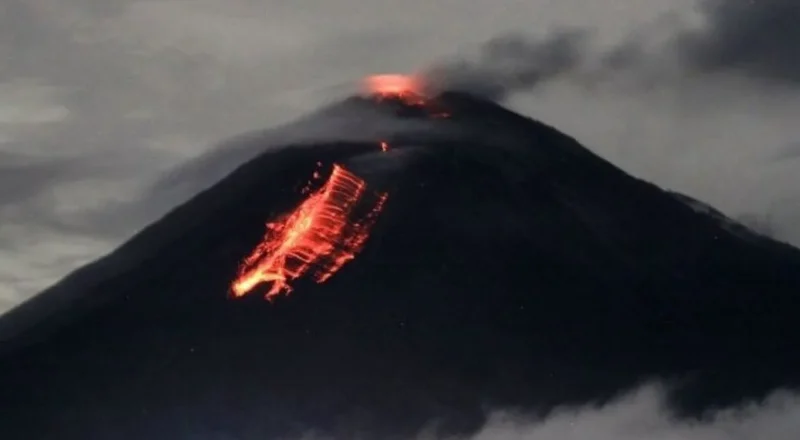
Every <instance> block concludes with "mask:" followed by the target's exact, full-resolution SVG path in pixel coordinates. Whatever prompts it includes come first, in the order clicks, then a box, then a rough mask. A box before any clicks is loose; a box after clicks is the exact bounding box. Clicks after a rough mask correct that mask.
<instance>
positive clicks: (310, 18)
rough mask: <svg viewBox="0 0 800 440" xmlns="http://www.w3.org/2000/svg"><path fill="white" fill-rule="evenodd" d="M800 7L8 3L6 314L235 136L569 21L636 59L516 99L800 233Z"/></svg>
mask: <svg viewBox="0 0 800 440" xmlns="http://www.w3.org/2000/svg"><path fill="white" fill-rule="evenodd" d="M793 3H794V2H793V1H790V0H771V1H759V2H750V1H745V0H742V1H739V0H729V1H727V2H722V3H720V2H714V1H712V2H706V5H705V7H704V8H699V7H698V5H697V4H695V2H694V1H690V0H675V1H671V2H665V1H660V0H613V1H612V0H609V1H603V2H599V1H596V0H558V1H555V0H553V1H547V0H525V1H521V0H518V1H515V0H497V1H492V2H483V1H471V0H461V1H456V0H438V1H435V2H432V1H429V0H407V1H404V2H396V1H388V0H375V1H361V0H327V1H325V2H320V1H317V0H314V1H310V0H299V1H294V2H278V1H262V0H259V1H256V0H192V1H188V0H184V1H181V0H5V1H4V2H3V3H2V6H0V56H2V62H1V63H0V310H3V309H6V308H8V307H10V306H12V305H13V304H16V303H18V302H19V301H20V300H22V299H24V298H26V297H28V296H29V295H31V294H33V293H35V292H37V291H39V290H41V289H42V288H44V287H46V286H47V285H49V284H51V283H52V282H54V281H56V280H57V279H58V278H60V277H61V276H63V275H64V274H66V273H68V272H69V271H71V270H72V269H74V268H76V267H78V266H80V265H81V264H83V263H85V262H87V261H89V260H91V259H94V258H96V257H97V256H99V255H102V254H103V253H105V252H107V251H108V250H110V249H112V248H113V247H114V246H116V245H117V244H119V242H120V241H121V240H123V239H124V238H127V237H128V236H129V235H130V234H132V233H134V232H135V230H136V228H137V227H139V226H143V225H132V226H126V228H127V229H125V230H124V231H118V232H116V233H115V234H108V233H103V234H100V233H92V231H93V230H94V229H95V227H97V230H100V229H102V228H100V226H101V225H92V224H85V222H87V221H88V220H86V219H87V218H89V217H91V216H87V213H98V212H103V211H104V210H113V209H115V208H113V207H114V206H115V202H120V201H125V200H127V199H130V198H132V197H134V196H135V195H137V194H139V193H140V192H141V191H142V190H143V188H145V187H146V185H147V184H148V183H150V182H152V181H153V179H155V178H156V177H157V176H159V175H161V174H162V173H164V172H165V171H166V170H168V169H170V168H171V167H173V166H176V165H178V164H180V163H182V162H184V161H186V160H187V159H189V158H192V157H195V156H198V155H201V154H202V153H204V152H205V151H207V150H208V149H209V148H211V147H212V145H214V143H215V142H217V141H219V140H221V139H224V138H226V137H229V136H231V135H234V134H237V133H241V132H244V131H248V130H253V129H259V128H264V127H269V126H273V125H276V124H279V123H282V122H286V121H289V120H291V119H293V118H295V117H297V116H299V115H302V114H304V113H307V112H309V111H311V110H313V109H315V108H316V107H318V106H319V105H320V104H321V103H324V102H327V101H329V100H331V99H334V98H336V97H337V96H343V95H346V94H348V93H349V92H350V91H352V90H354V84H355V81H357V80H358V78H359V77H361V76H362V75H364V74H368V73H371V72H387V71H388V72H392V71H401V72H402V71H411V70H416V69H420V68H424V67H426V66H430V65H432V64H436V63H437V62H440V61H441V60H443V59H449V58H452V57H458V56H464V57H469V56H472V55H474V54H478V53H480V50H481V48H482V47H483V45H484V43H486V42H487V41H491V40H492V39H495V40H496V39H498V38H500V39H502V38H507V36H512V37H509V38H517V39H521V40H523V41H525V40H530V41H539V40H541V39H546V38H548V35H552V34H554V33H558V32H560V31H561V30H562V29H564V28H567V27H568V28H570V29H581V30H585V31H587V32H589V34H588V35H589V38H588V41H589V42H590V44H589V48H588V49H586V48H581V49H579V50H580V51H583V52H580V53H579V55H578V56H579V57H580V58H581V59H583V58H586V65H589V66H591V65H592V63H601V64H602V63H604V62H606V63H607V64H608V62H610V63H611V64H613V65H614V66H621V67H616V68H615V69H616V70H615V71H614V72H613V74H611V75H609V74H607V72H605V71H604V72H603V74H597V71H599V70H601V69H599V68H598V69H595V70H597V71H595V70H593V68H591V67H587V68H585V69H583V70H581V72H579V73H575V74H574V75H571V76H570V75H567V76H563V77H561V76H559V77H557V78H555V79H553V80H552V81H547V82H543V83H542V84H537V85H536V87H527V86H523V87H517V88H516V89H514V90H512V92H513V93H512V94H511V95H509V97H508V101H507V102H508V104H509V105H511V106H513V107H514V108H516V109H518V110H520V111H523V112H524V113H526V114H529V115H532V116H535V117H537V118H539V119H542V120H544V121H545V122H548V123H551V124H553V125H555V126H557V127H559V128H560V129H562V130H563V131H566V132H567V133H569V134H571V135H573V136H575V137H577V138H578V139H579V140H580V141H582V142H583V143H584V144H587V145H588V146H589V147H591V148H592V149H594V150H595V151H597V152H598V153H600V154H601V155H604V156H605V157H607V158H609V159H610V160H612V161H613V162H615V163H617V164H619V165H620V166H622V167H623V168H624V169H626V170H627V171H629V172H631V173H633V174H635V175H637V176H640V177H644V178H646V179H649V180H652V181H655V182H656V183H658V184H660V185H663V186H667V187H670V188H674V189H677V190H680V191H683V192H687V193H689V194H691V195H693V196H696V197H698V198H700V199H703V200H706V201H708V202H710V203H712V204H714V205H716V206H718V207H719V208H721V209H722V210H724V211H725V212H727V213H729V214H731V215H740V214H746V213H755V214H758V215H764V216H769V218H770V219H771V221H772V222H773V223H774V224H775V225H776V228H777V230H778V233H779V234H781V236H782V237H784V238H785V239H787V240H792V241H794V242H795V243H800V227H795V228H794V229H793V228H792V225H794V224H800V189H798V188H800V177H793V175H798V176H800V174H799V173H798V172H800V124H797V123H796V120H797V115H798V114H800V94H798V93H797V92H796V91H795V86H797V85H800V67H798V61H797V60H800V55H798V49H797V45H796V42H797V41H798V40H800V39H799V38H797V35H796V34H797V33H798V30H797V29H798V27H797V26H793V24H794V22H793V21H791V18H789V19H788V20H789V21H787V19H786V18H785V17H792V16H794V17H797V16H798V15H797V13H798V11H797V10H798V9H800V7H798V6H795V5H794V4H793ZM731 5H733V6H731ZM793 12H794V15H793ZM792 32H793V33H794V34H795V36H793V35H791V33H792ZM537 39H538V40H537ZM609 60H610V61H609ZM676 66H678V67H676ZM606 70H608V69H606ZM612 70H613V69H612ZM598 78H600V79H598ZM92 218H94V217H92Z"/></svg>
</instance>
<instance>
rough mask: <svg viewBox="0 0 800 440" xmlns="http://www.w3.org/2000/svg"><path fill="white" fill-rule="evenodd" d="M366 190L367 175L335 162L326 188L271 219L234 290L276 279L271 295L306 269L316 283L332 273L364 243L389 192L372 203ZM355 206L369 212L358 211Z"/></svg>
mask: <svg viewBox="0 0 800 440" xmlns="http://www.w3.org/2000/svg"><path fill="white" fill-rule="evenodd" d="M367 195H368V194H366V183H365V182H364V180H363V179H361V178H360V177H358V176H356V175H355V174H353V173H351V172H350V171H348V170H346V169H345V168H343V167H341V166H340V165H334V167H333V173H332V174H331V176H330V178H329V179H328V181H327V182H326V183H325V184H324V185H323V186H322V188H320V189H319V190H317V191H316V192H314V193H313V194H311V195H310V196H309V197H308V198H307V199H306V200H305V201H304V202H303V203H301V204H300V205H299V206H298V207H297V208H296V209H295V210H294V211H292V212H290V213H289V214H287V215H285V216H282V217H281V218H279V219H277V220H276V221H274V222H271V223H268V224H267V233H266V235H265V237H264V240H263V241H262V242H261V243H260V244H259V245H258V246H257V247H256V248H255V249H254V250H253V252H252V253H251V254H250V256H248V257H247V258H245V260H244V261H243V263H242V265H241V267H240V269H239V274H238V276H237V277H236V279H235V280H234V281H233V283H232V284H231V292H232V294H233V296H234V297H242V296H244V295H246V294H247V293H248V292H250V291H251V290H253V288H255V287H256V286H257V285H259V284H261V283H272V286H271V287H270V289H269V290H268V291H267V293H266V298H267V299H268V300H271V299H273V298H274V297H275V296H277V295H280V294H281V293H284V294H288V293H290V292H291V291H292V287H291V286H290V284H289V283H290V282H291V281H292V280H295V279H297V278H299V277H301V276H303V275H305V274H308V275H311V276H312V277H313V279H314V281H316V282H317V283H322V282H324V281H326V280H327V279H328V278H330V277H331V276H332V275H333V274H334V273H336V271H338V270H339V269H340V268H341V267H342V266H343V265H344V264H345V263H347V262H348V261H350V260H352V259H353V258H355V256H356V254H357V253H358V252H359V251H360V250H361V249H362V247H363V246H364V243H365V242H366V240H367V238H368V237H369V233H370V230H371V229H372V226H373V225H374V223H375V221H376V220H377V217H378V215H379V214H380V212H381V210H382V209H383V205H384V203H385V201H386V198H387V196H388V195H387V194H385V193H381V194H377V195H376V196H375V197H374V198H372V200H371V201H370V202H371V206H370V205H369V204H368V203H367V202H368V200H367V199H369V197H366V196H367ZM362 208H363V211H362ZM357 210H358V211H360V212H365V214H363V215H361V216H360V217H359V216H358V214H357V213H356V211H357ZM356 217H357V218H356Z"/></svg>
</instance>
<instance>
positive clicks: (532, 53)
mask: <svg viewBox="0 0 800 440" xmlns="http://www.w3.org/2000/svg"><path fill="white" fill-rule="evenodd" d="M698 12H699V13H700V15H701V18H702V22H703V25H702V26H701V27H700V28H696V27H691V26H689V25H688V24H687V23H681V22H680V21H678V22H677V23H676V21H675V20H673V18H674V17H664V18H665V20H662V21H661V22H660V23H658V24H660V25H664V24H666V25H676V26H677V27H678V29H670V30H669V31H668V32H669V33H670V34H671V36H670V37H669V38H667V40H666V41H665V42H662V43H660V44H659V45H658V46H657V47H655V48H651V47H649V44H650V43H651V42H652V41H654V40H658V36H659V33H660V32H662V31H663V30H664V29H663V26H660V25H652V26H651V27H649V28H642V29H640V30H638V31H637V32H635V33H634V34H633V35H630V36H629V37H628V38H626V39H624V41H623V42H622V43H620V44H617V45H615V46H612V47H611V48H607V49H604V50H599V51H598V50H595V51H592V50H590V49H592V48H591V47H590V45H589V44H588V43H589V40H590V37H591V36H592V32H591V31H590V30H589V29H558V30H555V31H553V32H552V33H550V34H549V35H548V36H546V37H543V38H532V37H528V36H524V35H519V34H514V35H504V36H501V37H497V38H494V39H491V40H489V41H488V42H486V43H485V44H484V45H483V46H482V47H481V48H480V49H479V51H478V53H477V55H475V56H464V57H460V58H458V59H452V60H445V61H443V62H441V63H439V64H437V65H435V66H433V67H431V68H430V69H428V70H427V72H426V77H427V78H428V80H429V82H430V83H431V87H432V88H433V89H435V90H443V89H446V90H461V91H468V92H470V93H473V94H476V95H479V96H482V97H485V98H489V99H493V100H498V101H500V100H503V99H504V98H506V97H507V96H508V95H509V94H512V93H515V92H521V91H526V90H530V89H533V88H534V87H537V86H539V85H541V84H543V83H545V82H547V81H552V80H556V79H561V78H569V79H570V80H572V81H574V82H576V83H578V84H580V85H584V86H586V85H596V84H597V82H598V81H602V80H606V79H610V78H613V77H614V74H616V73H620V72H623V71H626V72H632V73H634V74H636V73H638V74H641V75H645V74H647V75H649V76H653V75H652V74H653V73H654V72H653V71H656V74H657V71H658V70H662V69H665V68H666V67H667V66H668V67H669V68H677V69H680V70H682V71H683V73H684V74H687V73H689V74H691V73H702V74H709V73H723V72H731V73H735V74H739V75H742V76H745V77H747V78H749V79H752V80H756V81H760V82H768V83H776V84H782V85H790V86H797V85H800V45H798V44H797V41H800V27H798V26H797V25H796V24H797V19H796V17H799V16H800V3H798V2H795V1H792V0H767V1H758V2H754V1H751V0H701V2H700V3H699V4H698ZM651 79H652V78H651Z"/></svg>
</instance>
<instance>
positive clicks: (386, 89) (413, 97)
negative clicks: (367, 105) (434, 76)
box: [364, 74, 425, 105]
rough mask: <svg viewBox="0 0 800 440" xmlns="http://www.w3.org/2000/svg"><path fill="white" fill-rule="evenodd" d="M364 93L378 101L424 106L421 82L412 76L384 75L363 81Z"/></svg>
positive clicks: (373, 76)
mask: <svg viewBox="0 0 800 440" xmlns="http://www.w3.org/2000/svg"><path fill="white" fill-rule="evenodd" d="M364 88H365V89H366V92H367V93H369V94H371V95H373V96H375V97H376V98H378V99H399V100H401V101H404V102H405V103H406V104H409V105H424V104H425V97H424V93H423V88H424V87H423V83H422V81H421V80H420V79H419V78H418V77H416V76H413V75H399V74H384V75H372V76H368V77H367V78H365V79H364Z"/></svg>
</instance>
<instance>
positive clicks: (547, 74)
mask: <svg viewBox="0 0 800 440" xmlns="http://www.w3.org/2000/svg"><path fill="white" fill-rule="evenodd" d="M588 36H589V33H588V32H586V31H584V30H576V29H564V30H559V31H556V32H555V33H553V34H552V35H550V36H548V37H546V38H543V39H529V38H526V37H524V36H522V35H505V36H501V37H497V38H494V39H492V40H490V41H489V42H487V43H486V44H485V45H484V46H483V47H482V48H481V50H480V53H479V54H478V56H477V57H475V58H474V59H467V58H462V59H458V60H451V61H444V62H442V63H439V64H437V65H435V66H433V67H431V68H430V69H428V70H427V71H426V72H425V73H424V76H425V78H426V79H427V82H428V83H429V86H430V87H431V88H433V89H434V90H462V91H469V92H470V93H472V94H475V95H479V96H482V97H484V98H488V99H492V100H496V101H499V100H502V99H504V98H505V97H506V96H507V95H508V94H510V93H513V92H517V91H521V90H526V89H531V88H533V87H536V86H537V85H539V84H540V83H543V82H545V81H548V80H551V79H554V78H556V77H558V76H561V75H563V74H565V73H568V72H571V71H573V70H574V69H575V68H576V67H577V66H578V65H579V64H580V63H581V61H582V60H583V58H584V54H585V52H586V43H587V37H588Z"/></svg>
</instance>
